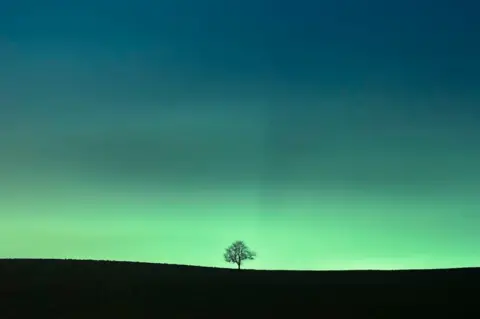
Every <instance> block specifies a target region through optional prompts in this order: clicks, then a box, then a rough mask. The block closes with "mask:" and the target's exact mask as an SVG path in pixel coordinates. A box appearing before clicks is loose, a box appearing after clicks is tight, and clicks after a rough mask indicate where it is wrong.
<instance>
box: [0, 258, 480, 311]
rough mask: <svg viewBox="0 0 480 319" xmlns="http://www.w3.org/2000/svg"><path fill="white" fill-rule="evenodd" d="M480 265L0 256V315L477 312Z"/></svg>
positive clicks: (479, 302)
mask: <svg viewBox="0 0 480 319" xmlns="http://www.w3.org/2000/svg"><path fill="white" fill-rule="evenodd" d="M479 284H480V269H476V268H465V269H448V270H416V271H323V272H322V271H304V272H300V271H260V270H242V271H237V270H229V269H217V268H203V267H193V266H177V265H164V264H148V263H130V262H108V261H74V260H27V259H23V260H19V259H16V260H0V294H1V296H0V297H1V299H0V306H1V310H0V311H1V312H0V318H2V319H8V318H34V317H35V318H37V317H42V318H43V317H45V318H202V317H206V318H278V317H279V316H281V317H282V318H283V317H285V318H358V317H364V318H427V317H428V318H439V316H440V315H442V317H445V318H480V317H479V316H478V311H477V310H476V309H477V308H480V307H477V306H476V305H477V304H480V301H479V293H478V291H479Z"/></svg>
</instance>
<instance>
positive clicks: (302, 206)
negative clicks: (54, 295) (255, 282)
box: [0, 0, 480, 269]
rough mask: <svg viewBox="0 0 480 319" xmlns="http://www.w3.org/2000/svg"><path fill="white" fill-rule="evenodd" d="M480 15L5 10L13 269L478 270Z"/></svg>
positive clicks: (434, 7)
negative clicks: (235, 263) (17, 265)
mask: <svg viewBox="0 0 480 319" xmlns="http://www.w3.org/2000/svg"><path fill="white" fill-rule="evenodd" d="M479 10H480V5H478V4H476V3H475V1H458V0H457V1H454V0H437V1H427V0H415V1H414V0H402V1H383V0H382V1H380V0H371V1H358V0H323V1H314V0H311V1H308V0H297V1H282V0H278V1H267V0H243V1H223V0H222V1H220V0H205V1H197V0H164V1H153V0H151V1H149V0H135V1H134V0H125V1H112V0H70V1H59V0H58V1H53V0H48V1H47V0H45V1H33V0H16V1H2V2H0V243H1V244H0V258H16V257H27V258H37V257H38V258H82V259H83V258H86V259H115V260H136V261H149V262H167V263H178V264H193V265H204V266H218V267H223V266H228V265H227V264H225V263H224V261H223V257H222V256H223V250H224V248H225V247H227V246H228V245H229V244H230V243H231V242H233V241H234V240H237V239H241V240H244V241H245V242H246V243H247V244H248V245H249V246H251V248H253V249H254V250H255V251H257V253H258V259H257V260H256V261H251V262H249V263H248V264H246V267H247V268H258V269H352V268H357V269H363V268H379V269H384V268H387V269H392V268H435V267H456V266H479V265H480V248H479V247H480V231H479V229H480V197H479V191H480V184H479V181H480V165H479V163H480V125H479V123H480V108H479V107H480V59H479V58H478V57H479V56H480V41H479V40H478V34H480V22H478V11H479Z"/></svg>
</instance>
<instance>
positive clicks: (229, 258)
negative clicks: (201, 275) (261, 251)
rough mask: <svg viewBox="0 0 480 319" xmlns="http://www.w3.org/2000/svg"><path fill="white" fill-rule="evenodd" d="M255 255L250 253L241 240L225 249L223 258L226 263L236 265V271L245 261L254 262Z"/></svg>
mask: <svg viewBox="0 0 480 319" xmlns="http://www.w3.org/2000/svg"><path fill="white" fill-rule="evenodd" d="M256 256H257V254H256V253H255V252H253V251H251V250H250V249H249V248H248V247H247V245H245V243H244V242H243V241H241V240H237V241H236V242H234V243H233V244H231V245H230V246H229V247H228V248H227V249H225V254H223V257H224V258H225V261H226V262H227V263H232V264H236V265H237V266H238V269H239V270H240V267H241V266H242V264H243V261H245V260H254V259H255V257H256Z"/></svg>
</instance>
